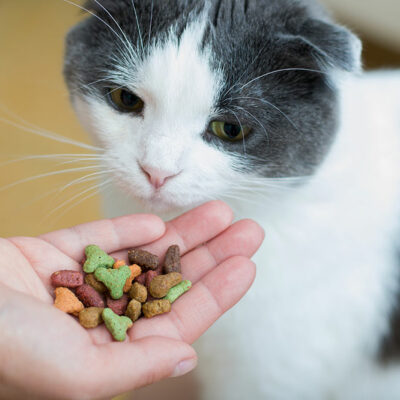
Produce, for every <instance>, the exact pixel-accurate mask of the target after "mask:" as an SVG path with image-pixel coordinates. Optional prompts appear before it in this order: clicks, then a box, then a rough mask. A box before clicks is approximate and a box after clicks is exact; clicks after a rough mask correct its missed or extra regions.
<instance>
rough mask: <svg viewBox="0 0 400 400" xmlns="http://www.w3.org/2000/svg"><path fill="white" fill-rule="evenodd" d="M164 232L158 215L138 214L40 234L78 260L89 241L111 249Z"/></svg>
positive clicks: (148, 239)
mask: <svg viewBox="0 0 400 400" xmlns="http://www.w3.org/2000/svg"><path fill="white" fill-rule="evenodd" d="M164 232H165V224H164V222H163V221H162V220H161V219H160V218H158V217H157V216H155V215H146V214H135V215H126V216H124V217H118V218H113V219H104V220H101V221H95V222H89V223H87V224H83V225H78V226H75V227H72V228H68V229H62V230H60V231H56V232H52V233H47V234H45V235H42V236H40V238H41V239H42V240H45V241H46V242H48V243H50V244H52V245H53V246H55V247H56V248H58V249H59V250H60V251H62V252H63V253H64V254H66V255H68V256H69V257H71V258H73V259H74V260H75V261H78V262H79V261H81V260H82V258H83V256H84V249H85V247H86V246H87V245H89V244H96V245H98V246H99V247H101V248H102V249H103V250H104V251H105V252H107V253H111V252H115V251H118V250H122V249H127V248H130V247H137V246H142V245H144V244H146V243H150V242H152V241H154V240H156V239H158V238H159V237H160V236H162V235H163V234H164Z"/></svg>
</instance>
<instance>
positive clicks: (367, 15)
mask: <svg viewBox="0 0 400 400" xmlns="http://www.w3.org/2000/svg"><path fill="white" fill-rule="evenodd" d="M321 2H322V3H324V4H325V5H326V6H327V7H328V8H330V9H331V10H332V11H333V12H334V13H336V14H337V16H339V17H340V18H342V19H343V20H345V21H346V22H347V23H349V24H350V25H351V26H353V27H355V28H356V29H357V30H358V31H360V32H361V33H362V34H364V35H366V36H368V37H369V38H373V39H374V40H376V41H378V42H380V43H381V44H382V45H385V46H390V47H393V48H395V49H396V50H397V51H400V1H399V0H321Z"/></svg>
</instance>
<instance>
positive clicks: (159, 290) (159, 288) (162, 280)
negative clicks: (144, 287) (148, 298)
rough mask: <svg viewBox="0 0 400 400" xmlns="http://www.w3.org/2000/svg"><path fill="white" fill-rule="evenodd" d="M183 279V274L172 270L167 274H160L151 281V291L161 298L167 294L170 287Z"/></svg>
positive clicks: (154, 295)
mask: <svg viewBox="0 0 400 400" xmlns="http://www.w3.org/2000/svg"><path fill="white" fill-rule="evenodd" d="M181 281H182V274H180V273H179V272H171V273H170V274H167V275H158V276H156V277H155V278H153V280H152V281H151V282H150V285H149V292H150V294H151V295H152V296H153V297H155V298H161V297H164V296H166V295H167V293H168V291H169V289H171V288H172V287H174V286H175V285H177V284H178V283H180V282H181Z"/></svg>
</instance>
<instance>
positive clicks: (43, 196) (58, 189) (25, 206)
mask: <svg viewBox="0 0 400 400" xmlns="http://www.w3.org/2000/svg"><path fill="white" fill-rule="evenodd" d="M104 174H106V172H104ZM90 175H92V174H90ZM83 178H86V179H83ZM98 179H99V176H92V177H89V175H86V176H85V177H82V178H79V181H78V179H75V180H74V181H72V182H69V184H68V186H69V187H72V186H74V185H78V184H80V183H86V182H91V181H94V180H98ZM66 186H67V185H66ZM66 186H64V187H62V188H61V189H60V188H58V187H57V188H55V189H51V190H49V191H47V192H46V193H43V194H41V195H40V196H36V197H35V198H34V199H33V200H31V201H29V202H27V203H25V204H24V206H23V207H22V209H26V208H28V207H29V206H31V205H32V204H33V203H35V202H37V201H40V200H42V199H44V198H46V197H48V196H50V195H51V194H54V193H56V194H55V197H54V199H55V198H57V197H58V196H59V195H60V193H62V192H63V191H65V190H66V189H67V187H66Z"/></svg>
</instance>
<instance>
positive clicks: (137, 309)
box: [125, 299, 142, 322]
mask: <svg viewBox="0 0 400 400" xmlns="http://www.w3.org/2000/svg"><path fill="white" fill-rule="evenodd" d="M141 312H142V304H141V303H140V301H137V300H135V299H132V300H131V301H130V302H129V304H128V307H127V308H126V311H125V315H126V316H127V317H129V318H130V319H131V320H132V322H135V321H136V320H137V319H139V317H140V314H141Z"/></svg>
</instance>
